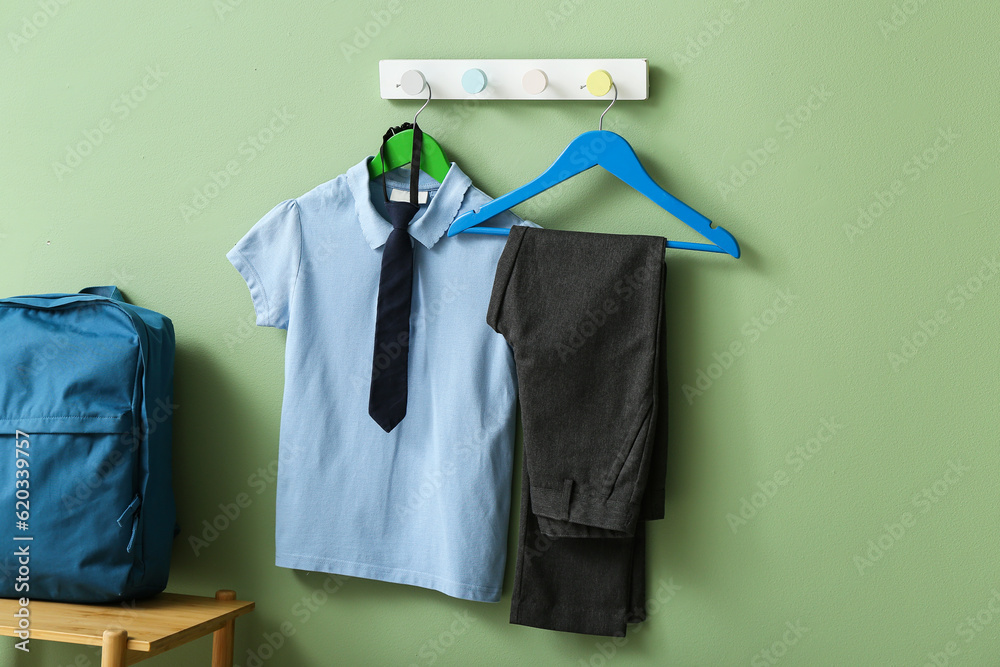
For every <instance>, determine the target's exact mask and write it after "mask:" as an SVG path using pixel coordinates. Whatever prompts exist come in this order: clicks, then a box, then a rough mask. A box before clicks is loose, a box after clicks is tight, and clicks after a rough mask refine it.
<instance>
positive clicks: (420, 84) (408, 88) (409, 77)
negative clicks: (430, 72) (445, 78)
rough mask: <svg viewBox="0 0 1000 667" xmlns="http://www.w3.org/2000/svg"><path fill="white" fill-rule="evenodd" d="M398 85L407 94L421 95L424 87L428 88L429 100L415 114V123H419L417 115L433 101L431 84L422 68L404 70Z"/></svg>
mask: <svg viewBox="0 0 1000 667" xmlns="http://www.w3.org/2000/svg"><path fill="white" fill-rule="evenodd" d="M396 86H397V87H399V88H402V89H403V92H404V93H406V94H407V95H419V94H420V93H421V91H423V89H424V88H427V101H426V102H424V105H423V106H422V107H420V108H419V109H417V113H415V114H413V124H414V125H416V124H417V116H419V115H420V112H421V111H423V110H424V109H425V108H426V107H427V105H428V104H430V103H431V84H429V83H427V79H425V78H424V75H423V72H421V71H420V70H415V69H410V70H406V71H405V72H403V76H401V77H400V78H399V83H397V84H396Z"/></svg>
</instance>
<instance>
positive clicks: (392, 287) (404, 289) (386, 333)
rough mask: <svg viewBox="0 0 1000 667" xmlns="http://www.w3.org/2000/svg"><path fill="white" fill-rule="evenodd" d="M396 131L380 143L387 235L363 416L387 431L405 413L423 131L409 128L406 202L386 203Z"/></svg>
mask: <svg viewBox="0 0 1000 667" xmlns="http://www.w3.org/2000/svg"><path fill="white" fill-rule="evenodd" d="M398 129H399V128H393V129H391V130H389V131H388V132H387V133H386V135H385V137H384V138H383V143H382V167H383V171H382V192H383V194H384V195H385V207H386V212H387V213H388V214H389V220H390V222H391V223H392V231H391V232H389V237H388V238H387V239H386V242H385V246H384V247H383V249H382V272H381V275H380V276H379V283H378V310H377V314H376V319H375V350H374V352H373V354H372V381H371V391H370V393H369V396H368V414H369V415H371V418H372V419H374V420H375V422H376V423H377V424H378V425H379V426H381V427H382V429H383V430H384V431H385V432H386V433H388V432H390V431H392V429H394V428H395V427H396V425H397V424H399V422H401V421H402V420H403V417H404V416H405V415H406V396H407V392H406V383H407V366H408V362H409V351H410V300H411V297H412V294H413V242H412V240H411V238H410V233H409V231H408V230H407V228H408V227H409V224H410V221H411V220H412V219H413V216H414V215H416V213H417V211H418V210H419V206H418V205H417V184H418V182H419V181H418V179H419V174H420V151H421V148H422V144H423V141H422V140H423V133H422V132H421V131H420V128H419V127H417V126H413V153H412V162H411V164H410V201H408V202H397V201H389V196H388V190H387V188H386V185H385V170H386V167H387V166H388V165H386V163H385V142H386V141H388V138H389V137H391V136H392V135H393V134H395V132H396V131H398Z"/></svg>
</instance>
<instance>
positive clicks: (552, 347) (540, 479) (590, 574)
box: [487, 227, 667, 636]
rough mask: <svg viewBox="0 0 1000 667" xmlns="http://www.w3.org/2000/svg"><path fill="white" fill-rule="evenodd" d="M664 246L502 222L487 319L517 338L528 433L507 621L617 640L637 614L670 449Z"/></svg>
mask: <svg viewBox="0 0 1000 667" xmlns="http://www.w3.org/2000/svg"><path fill="white" fill-rule="evenodd" d="M663 247H664V246H663V238H661V237H654V236H633V235H628V236H626V235H615V234H590V233H582V232H566V231H556V230H545V229H534V228H529V227H514V228H513V229H512V230H511V234H510V237H509V239H508V241H507V245H506V246H505V248H504V251H503V254H502V256H501V258H500V261H499V263H498V265H497V273H496V279H495V282H494V285H493V294H492V296H491V299H490V307H489V313H488V316H487V321H488V322H489V324H490V326H492V327H493V328H494V329H495V330H496V331H497V332H499V333H501V334H503V336H504V337H505V338H506V339H507V341H508V343H509V344H510V345H511V347H512V348H513V351H514V359H515V363H516V365H517V378H518V393H519V395H520V403H521V419H522V425H523V429H524V461H523V465H522V478H521V510H520V532H519V539H518V554H517V564H516V570H515V580H514V594H513V600H512V604H511V618H510V620H511V622H512V623H516V624H520V625H530V626H535V627H540V628H548V629H552V630H563V631H568V632H581V633H587V634H597V635H619V636H620V635H624V634H625V629H626V625H627V624H628V623H636V622H639V621H642V620H644V619H645V604H646V597H645V588H646V586H645V561H646V557H645V542H646V535H645V526H644V521H647V520H652V519H660V518H662V517H663V500H664V499H663V484H664V476H665V471H666V453H667V452H666V382H665V381H664V380H665V373H666V372H665V369H664V368H663V367H664V362H665V356H664V353H663V346H664V343H665V338H666V336H665V329H664V312H663V289H664V280H665V275H666V269H665V266H664V263H663Z"/></svg>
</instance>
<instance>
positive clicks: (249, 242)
mask: <svg viewBox="0 0 1000 667" xmlns="http://www.w3.org/2000/svg"><path fill="white" fill-rule="evenodd" d="M301 252H302V227H301V221H300V220H299V205H298V203H297V202H296V201H295V200H294V199H289V200H287V201H283V202H281V203H280V204H278V205H277V206H275V207H274V208H273V209H271V210H270V211H269V212H268V214H267V215H265V216H264V217H263V218H261V219H260V220H259V221H258V222H257V224H255V225H254V226H253V228H252V229H251V230H250V231H249V232H247V235H246V236H244V237H243V238H242V239H240V241H239V242H238V243H237V244H236V245H235V246H234V247H233V249H232V250H230V251H229V252H228V253H227V254H226V258H227V259H228V260H229V261H230V262H231V263H232V265H233V266H234V267H235V268H236V270H237V271H239V272H240V275H241V276H243V279H244V280H245V281H246V283H247V287H249V288H250V298H251V299H252V300H253V306H254V310H255V311H256V312H257V325H258V326H262V327H276V328H278V329H287V328H288V315H289V306H290V304H291V301H292V293H293V291H294V289H295V280H296V278H297V277H298V272H299V264H300V258H301Z"/></svg>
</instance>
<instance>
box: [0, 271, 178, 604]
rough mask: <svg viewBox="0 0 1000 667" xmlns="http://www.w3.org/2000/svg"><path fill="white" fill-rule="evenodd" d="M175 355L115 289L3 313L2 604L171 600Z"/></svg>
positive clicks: (3, 307) (169, 339) (14, 305)
mask: <svg viewBox="0 0 1000 667" xmlns="http://www.w3.org/2000/svg"><path fill="white" fill-rule="evenodd" d="M174 345H175V342H174V329H173V324H172V323H171V321H170V320H169V319H168V318H166V317H164V316H163V315H161V314H159V313H156V312H153V311H151V310H147V309H145V308H139V307H137V306H132V305H130V304H127V303H125V302H124V301H123V300H122V295H121V292H119V291H118V288H116V287H91V288H87V289H85V290H83V291H82V292H80V293H79V294H42V295H37V296H20V297H13V298H9V299H0V513H2V514H3V515H4V519H3V520H0V544H3V545H4V546H3V548H2V550H0V597H7V598H28V599H37V600H57V601H60V602H87V603H99V602H113V601H123V600H132V599H137V598H142V597H148V596H150V595H154V594H156V593H158V592H160V591H162V590H163V589H164V588H165V587H166V584H167V574H168V572H169V569H170V550H171V546H172V543H173V538H174V536H175V535H176V532H177V530H176V528H177V526H176V523H175V509H174V495H173V490H172V488H171V482H170V478H171V473H170V468H171V467H170V450H171V418H172V415H173V412H174V408H175V407H176V406H175V405H174V404H173V403H172V398H173V373H174Z"/></svg>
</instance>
